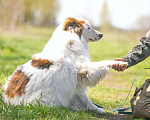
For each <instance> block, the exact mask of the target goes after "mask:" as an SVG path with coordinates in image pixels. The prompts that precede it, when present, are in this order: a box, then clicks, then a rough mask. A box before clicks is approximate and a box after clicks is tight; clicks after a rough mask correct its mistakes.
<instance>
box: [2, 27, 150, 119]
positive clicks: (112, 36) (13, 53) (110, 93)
mask: <svg viewBox="0 0 150 120" xmlns="http://www.w3.org/2000/svg"><path fill="white" fill-rule="evenodd" d="M53 30H54V28H38V27H36V28H35V27H31V26H22V27H19V28H17V29H16V30H15V32H6V31H2V30H1V31H0V119H10V120H11V119H12V120H24V119H52V120H56V119H65V120H66V119H67V120H72V119H77V120H78V119H81V120H85V119H86V120H87V119H95V120H98V119H102V120H103V119H111V120H113V119H114V120H116V119H117V120H118V119H134V118H133V117H132V115H116V114H115V113H114V112H110V111H108V110H106V112H107V113H106V114H105V115H100V114H97V113H94V112H87V111H73V110H68V109H66V108H58V109H55V108H48V107H47V106H42V105H40V103H39V104H37V105H29V106H23V105H20V106H12V105H7V104H5V103H4V102H3V100H2V93H3V92H4V91H3V85H4V83H5V81H6V80H7V78H8V76H9V75H11V74H12V72H13V71H14V70H15V69H16V67H17V66H18V65H21V64H23V63H25V62H27V61H28V60H30V59H31V57H32V55H34V54H36V53H38V52H41V50H42V49H43V47H44V45H45V44H46V43H47V41H48V40H49V38H50V37H51V35H52V31H53ZM101 32H102V31H101ZM103 34H104V37H103V38H102V40H101V41H99V42H97V43H88V44H89V53H90V55H91V60H92V61H95V62H96V61H100V60H112V59H114V58H121V57H123V56H124V55H125V54H126V53H127V52H128V51H129V50H131V49H132V47H133V46H135V45H136V44H137V43H138V42H139V39H140V38H141V37H142V36H144V35H145V33H140V32H121V31H118V30H112V31H104V32H103ZM149 61H150V58H147V59H146V60H145V61H143V62H141V63H139V64H138V65H136V66H133V67H131V68H128V69H127V70H125V71H124V72H117V71H114V70H112V69H111V70H110V74H109V75H108V76H107V77H106V78H105V79H104V80H103V81H101V82H100V83H99V84H98V85H97V86H95V87H93V88H89V89H88V91H87V93H88V96H89V97H90V99H91V100H92V102H94V103H96V104H99V105H101V106H103V107H105V108H109V109H114V108H116V107H119V106H120V105H121V104H122V103H123V102H124V100H125V98H126V96H127V94H128V92H129V89H130V86H131V84H132V81H133V79H134V77H135V76H136V74H137V73H138V72H139V71H140V70H141V69H143V68H147V67H149ZM149 73H150V70H145V71H143V72H142V73H141V74H140V75H139V76H138V77H137V79H136V81H135V83H134V86H133V88H132V91H131V93H130V96H129V98H128V99H127V101H126V103H125V105H124V106H123V107H128V106H130V99H131V98H132V96H133V93H134V90H135V88H136V87H140V86H141V85H142V84H143V83H144V81H145V80H146V79H148V78H149V77H148V75H149Z"/></svg>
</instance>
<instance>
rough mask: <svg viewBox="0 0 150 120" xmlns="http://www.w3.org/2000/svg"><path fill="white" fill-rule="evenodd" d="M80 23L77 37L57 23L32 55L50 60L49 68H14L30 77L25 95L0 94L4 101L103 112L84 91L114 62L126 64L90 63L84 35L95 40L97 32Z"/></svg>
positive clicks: (93, 84)
mask: <svg viewBox="0 0 150 120" xmlns="http://www.w3.org/2000/svg"><path fill="white" fill-rule="evenodd" d="M84 21H85V24H84V29H83V31H82V34H81V37H79V36H78V35H77V34H76V33H73V32H68V31H63V30H62V29H63V24H60V25H59V26H58V27H57V29H56V30H55V31H54V33H53V35H52V37H51V39H50V40H49V41H48V43H47V44H46V45H45V47H44V49H43V51H42V52H41V53H38V54H35V55H33V57H34V58H35V59H39V58H41V59H47V60H50V61H51V62H52V63H53V65H51V66H50V68H49V69H37V68H35V67H33V66H32V65H31V60H30V61H28V62H27V63H25V64H23V65H21V66H19V67H17V69H16V70H15V71H14V73H15V72H16V71H17V70H21V71H23V72H24V73H25V75H27V76H28V77H30V81H29V82H28V83H27V85H26V88H25V94H23V95H21V96H19V95H17V96H15V97H14V98H9V97H8V96H7V95H6V94H4V100H5V101H6V102H8V103H9V102H10V103H11V104H14V105H19V104H20V103H24V104H28V103H36V102H37V100H39V101H40V103H41V104H47V105H49V106H50V107H51V106H63V107H67V108H72V109H75V110H82V109H85V110H93V111H96V112H98V113H101V114H103V113H105V111H104V110H103V109H101V108H98V107H96V106H95V105H94V104H93V103H92V102H91V100H90V99H89V97H88V96H87V94H86V90H87V88H88V87H94V86H95V85H96V84H98V83H99V81H100V80H102V79H103V78H104V77H105V76H106V75H107V73H108V72H109V69H110V67H111V66H112V65H114V64H118V63H119V64H121V65H126V64H127V63H125V62H119V61H100V62H91V60H90V55H89V53H88V45H87V36H88V37H89V38H90V37H92V38H98V35H99V34H101V33H100V32H98V31H96V30H94V29H92V27H91V26H90V25H89V23H88V22H87V21H86V20H84ZM88 27H90V29H92V30H93V31H94V32H95V33H94V34H90V30H86V29H89V28H88ZM85 32H87V33H85ZM85 35H86V37H85ZM94 35H95V36H94ZM99 39H100V38H99ZM14 73H13V74H14ZM12 76H13V75H12ZM12 76H10V77H9V78H8V81H7V82H6V84H5V86H4V90H5V91H6V89H7V88H8V85H9V81H10V79H11V77H12Z"/></svg>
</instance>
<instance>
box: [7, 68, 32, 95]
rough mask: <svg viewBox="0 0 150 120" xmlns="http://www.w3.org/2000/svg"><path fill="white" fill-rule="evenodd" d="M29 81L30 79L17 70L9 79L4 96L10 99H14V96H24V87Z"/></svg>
mask: <svg viewBox="0 0 150 120" xmlns="http://www.w3.org/2000/svg"><path fill="white" fill-rule="evenodd" d="M29 80H30V78H29V77H28V76H26V75H25V74H24V73H23V72H21V71H20V70H17V71H16V72H15V73H14V74H13V76H12V77H11V80H10V83H9V84H8V87H7V89H6V91H5V94H6V95H7V96H8V97H10V98H14V97H15V96H16V95H19V96H21V95H23V94H25V87H26V85H27V83H28V82H29Z"/></svg>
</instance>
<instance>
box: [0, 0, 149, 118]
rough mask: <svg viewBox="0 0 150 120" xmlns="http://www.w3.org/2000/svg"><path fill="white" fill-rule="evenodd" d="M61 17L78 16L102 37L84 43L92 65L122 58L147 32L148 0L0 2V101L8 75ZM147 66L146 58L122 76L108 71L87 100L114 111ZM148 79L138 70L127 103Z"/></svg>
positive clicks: (47, 36)
mask: <svg viewBox="0 0 150 120" xmlns="http://www.w3.org/2000/svg"><path fill="white" fill-rule="evenodd" d="M67 17H84V18H86V19H88V20H89V21H90V23H91V25H92V26H93V27H94V28H95V29H97V30H99V31H100V32H102V33H103V34H104V36H103V38H102V40H100V41H98V42H96V43H88V45H89V54H90V56H91V60H92V61H100V60H113V59H114V58H122V57H123V56H124V55H126V54H127V52H128V51H130V50H131V49H132V48H133V47H134V46H135V45H136V44H138V43H139V40H140V38H141V37H143V36H145V34H146V32H147V31H148V30H149V29H150V0H0V96H1V93H2V92H3V85H4V83H5V81H6V80H7V78H8V76H9V75H11V74H12V73H13V71H14V70H15V69H16V67H17V66H19V65H21V64H24V63H26V62H27V61H29V60H31V59H32V55H34V54H36V53H39V52H41V51H42V49H43V47H44V46H45V44H46V43H47V41H48V40H49V39H50V38H51V36H52V33H53V31H54V29H55V28H56V26H57V25H58V24H60V23H61V22H62V21H63V20H64V19H65V18H67ZM149 61H150V58H147V59H146V60H144V61H143V62H141V63H139V64H137V65H135V66H133V67H131V68H129V69H127V70H125V71H124V72H119V73H118V72H116V71H114V70H113V69H111V71H110V74H109V75H108V77H106V78H105V79H104V80H103V81H101V82H100V84H99V85H97V86H96V87H94V88H90V89H89V90H88V95H89V97H90V98H91V99H92V101H93V102H95V103H98V104H100V105H102V106H104V107H106V108H111V107H112V108H116V107H118V106H119V105H121V104H122V103H123V101H124V99H125V98H126V96H127V94H128V91H129V88H130V85H131V83H132V80H133V79H134V77H135V75H136V74H137V73H138V72H139V71H140V70H141V69H143V68H147V67H149V65H150V64H149ZM149 74H150V71H144V72H143V73H142V74H140V76H138V79H137V80H136V82H135V83H134V87H133V90H132V92H131V94H130V98H129V99H131V98H132V95H133V93H134V89H135V87H140V86H141V85H142V84H143V83H144V81H145V80H146V79H148V78H149ZM0 100H2V98H1V97H0ZM129 105H130V101H129V100H128V101H127V103H126V106H129ZM110 106H111V107H110ZM0 107H2V106H0ZM11 109H12V108H11ZM13 113H14V112H13ZM17 113H20V114H21V113H23V112H17ZM28 113H30V112H28ZM31 113H32V112H31ZM69 113H70V112H69ZM8 114H9V113H8V112H6V114H4V115H3V116H9V115H8ZM39 115H40V114H39ZM65 115H66V114H65ZM109 115H110V114H109ZM16 116H19V117H20V116H21V115H16ZM29 116H30V115H29ZM40 116H41V115H40ZM58 116H59V114H58ZM67 116H78V115H74V114H73V115H67ZM79 116H81V115H79ZM85 116H88V117H91V114H90V115H89V114H88V113H86V114H85ZM98 116H99V115H98ZM11 117H12V114H10V118H11ZM48 118H49V117H48ZM6 119H8V118H6ZM14 119H18V118H14ZM35 119H36V118H35ZM40 119H41V118H40ZM66 119H68V117H67V118H66ZM73 119H75V118H73ZM77 119H78V118H77ZM92 119H93V118H92Z"/></svg>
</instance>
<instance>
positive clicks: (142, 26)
mask: <svg viewBox="0 0 150 120" xmlns="http://www.w3.org/2000/svg"><path fill="white" fill-rule="evenodd" d="M149 5H150V0H0V29H7V30H14V29H15V28H16V27H17V26H18V25H31V26H42V27H53V26H56V25H58V24H59V23H60V22H61V21H63V20H64V19H65V18H67V17H77V16H80V17H85V18H87V19H88V20H89V21H90V22H91V23H92V25H93V26H94V27H96V28H103V29H105V30H106V29H107V30H108V29H113V28H115V29H119V30H140V31H145V30H148V29H149V28H150V22H149V21H150V7H149Z"/></svg>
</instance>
